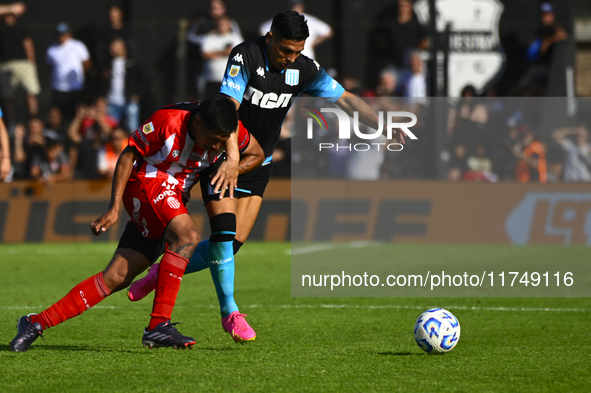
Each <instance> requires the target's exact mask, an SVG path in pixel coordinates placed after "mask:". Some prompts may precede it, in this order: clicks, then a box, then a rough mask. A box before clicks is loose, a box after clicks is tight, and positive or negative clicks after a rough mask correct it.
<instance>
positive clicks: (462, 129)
mask: <svg viewBox="0 0 591 393" xmlns="http://www.w3.org/2000/svg"><path fill="white" fill-rule="evenodd" d="M488 120H489V115H488V109H487V107H486V105H484V104H483V103H482V101H480V100H478V99H477V97H476V89H475V88H474V86H471V85H468V86H465V87H464V88H463V89H462V92H461V98H460V99H459V101H458V103H457V105H456V106H455V107H452V108H451V109H450V111H449V117H448V123H447V131H448V135H449V137H450V138H452V144H453V145H457V144H463V145H464V146H465V147H466V149H467V150H468V155H471V154H473V152H474V149H475V148H476V146H477V145H479V144H485V145H486V144H487V142H488V140H487V137H488V136H487V135H486V125H487V123H488Z"/></svg>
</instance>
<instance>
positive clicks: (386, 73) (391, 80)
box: [376, 68, 398, 97]
mask: <svg viewBox="0 0 591 393" xmlns="http://www.w3.org/2000/svg"><path fill="white" fill-rule="evenodd" d="M397 90H398V77H397V75H396V71H394V69H393V68H386V69H384V70H382V72H380V82H379V84H378V85H377V86H376V96H377V97H396V96H397V95H398V93H397Z"/></svg>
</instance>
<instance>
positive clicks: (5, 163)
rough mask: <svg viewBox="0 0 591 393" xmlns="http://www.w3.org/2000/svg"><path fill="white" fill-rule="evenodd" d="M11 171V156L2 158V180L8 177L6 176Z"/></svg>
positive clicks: (0, 161) (0, 164)
mask: <svg viewBox="0 0 591 393" xmlns="http://www.w3.org/2000/svg"><path fill="white" fill-rule="evenodd" d="M9 173H10V158H8V157H2V158H0V180H4V179H6V176H8V174H9Z"/></svg>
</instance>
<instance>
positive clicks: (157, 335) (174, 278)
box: [142, 210, 199, 348]
mask: <svg viewBox="0 0 591 393" xmlns="http://www.w3.org/2000/svg"><path fill="white" fill-rule="evenodd" d="M184 211H185V212H184V213H182V214H179V215H177V216H175V217H174V218H172V219H171V220H170V222H169V223H168V225H167V226H166V229H165V230H164V233H163V235H162V237H163V239H164V240H165V241H166V243H167V244H168V249H167V250H166V252H165V253H164V256H163V257H162V261H161V262H160V269H159V271H160V274H159V275H158V279H157V280H156V294H155V296H154V303H153V307H152V313H151V314H150V316H151V319H150V324H149V325H148V328H147V329H146V330H145V331H144V336H143V338H142V343H143V344H144V346H146V345H147V346H150V348H151V347H152V346H156V347H159V346H170V347H175V348H177V347H180V348H185V347H187V346H189V347H192V346H193V344H195V339H193V338H192V337H187V336H183V335H181V334H180V333H178V331H177V330H176V328H174V325H173V324H171V322H170V318H171V315H172V310H173V308H174V304H175V302H176V298H177V295H178V292H179V289H180V287H181V280H182V277H183V274H184V272H185V268H186V267H187V264H188V263H189V259H188V258H189V257H190V256H191V255H192V254H193V251H194V250H195V247H197V244H198V243H199V234H198V233H197V229H196V228H195V224H194V223H193V221H192V220H191V217H190V216H189V214H187V213H186V210H184ZM160 213H163V214H166V213H165V212H163V210H160Z"/></svg>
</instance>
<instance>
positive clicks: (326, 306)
mask: <svg viewBox="0 0 591 393" xmlns="http://www.w3.org/2000/svg"><path fill="white" fill-rule="evenodd" d="M47 307H48V306H0V309H2V310H44V309H45V308H47ZM144 307H145V305H139V304H138V305H135V304H129V305H126V306H107V305H102V306H95V307H93V308H95V309H121V308H144ZM433 307H435V306H433V305H425V306H404V305H397V304H385V305H350V304H268V305H265V304H250V305H246V306H243V307H242V309H243V310H248V309H249V308H281V309H290V308H291V309H367V310H383V309H390V310H392V309H396V310H426V309H428V308H433ZM438 307H442V308H445V309H449V310H465V311H501V312H582V313H586V312H591V309H587V308H553V307H502V306H501V307H486V306H484V307H482V306H454V305H451V304H447V305H442V306H438ZM175 308H190V309H217V308H218V306H217V305H199V304H197V305H194V306H180V305H179V306H175Z"/></svg>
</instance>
